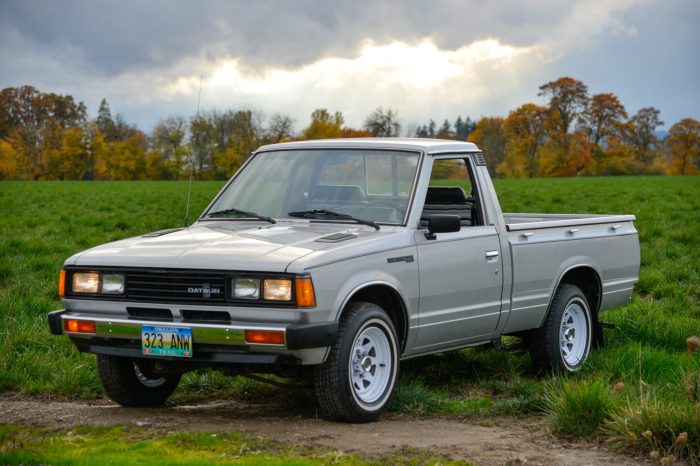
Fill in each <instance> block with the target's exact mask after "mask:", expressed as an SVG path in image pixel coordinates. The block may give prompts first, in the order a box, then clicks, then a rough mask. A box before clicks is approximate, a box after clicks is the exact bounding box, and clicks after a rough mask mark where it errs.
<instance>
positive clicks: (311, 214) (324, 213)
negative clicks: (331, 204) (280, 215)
mask: <svg viewBox="0 0 700 466" xmlns="http://www.w3.org/2000/svg"><path fill="white" fill-rule="evenodd" d="M287 215H289V216H290V217H301V218H310V219H311V218H319V217H331V218H337V219H342V220H352V221H353V222H357V223H361V224H363V225H369V226H371V227H372V228H374V229H375V230H379V225H378V224H376V223H374V222H373V221H371V220H365V219H363V218H357V217H353V216H352V215H347V214H339V213H338V212H333V211H332V210H326V209H314V210H302V211H300V212H288V213H287Z"/></svg>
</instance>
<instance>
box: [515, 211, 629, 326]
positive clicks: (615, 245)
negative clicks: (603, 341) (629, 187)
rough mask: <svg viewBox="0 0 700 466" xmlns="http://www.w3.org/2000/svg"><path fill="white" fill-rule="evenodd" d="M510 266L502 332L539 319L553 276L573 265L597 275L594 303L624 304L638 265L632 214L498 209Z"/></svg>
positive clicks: (553, 284)
mask: <svg viewBox="0 0 700 466" xmlns="http://www.w3.org/2000/svg"><path fill="white" fill-rule="evenodd" d="M503 217H504V221H505V225H506V230H507V232H508V247H509V248H510V252H511V258H512V263H511V267H512V271H513V288H512V295H511V303H512V304H511V305H512V308H511V315H510V318H509V320H508V326H507V329H506V333H507V332H515V331H519V330H525V329H527V328H530V327H532V326H533V322H534V325H539V323H540V322H541V321H542V320H543V319H544V317H545V315H546V313H547V309H548V306H549V302H550V298H551V296H552V294H553V292H554V290H555V289H556V288H557V286H558V283H557V282H556V277H561V276H563V275H564V274H565V273H566V271H567V270H568V269H569V268H571V267H573V266H574V265H576V266H585V267H589V268H590V269H592V270H594V271H595V272H596V274H597V275H598V276H599V277H600V280H601V283H600V289H601V292H602V293H601V296H600V307H599V309H600V310H601V311H602V310H605V309H608V308H611V307H615V306H619V305H621V304H625V303H627V302H628V301H629V298H630V296H631V295H632V288H633V286H634V283H635V282H636V281H637V271H638V267H639V242H638V240H637V238H636V235H637V230H636V229H635V227H634V224H633V223H632V222H633V221H634V220H635V217H634V215H585V214H573V215H569V214H523V213H508V214H504V215H503Z"/></svg>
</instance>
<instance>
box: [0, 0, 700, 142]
mask: <svg viewBox="0 0 700 466" xmlns="http://www.w3.org/2000/svg"><path fill="white" fill-rule="evenodd" d="M0 3H1V5H2V11H3V14H2V15H1V16H0V60H1V62H2V63H3V66H2V69H0V86H2V87H6V86H16V85H22V84H32V85H35V86H36V87H39V88H40V89H42V90H46V91H54V92H62V93H70V94H72V95H74V96H75V97H76V98H77V99H79V100H84V101H85V102H86V103H87V104H88V105H89V107H90V109H91V110H92V112H93V113H94V111H95V108H96V105H97V104H98V102H99V100H100V99H101V98H102V97H106V98H107V99H108V100H109V101H110V102H111V103H112V105H113V108H115V109H116V110H118V111H121V112H123V113H124V114H125V116H126V117H127V119H128V120H130V121H134V122H136V123H138V124H139V125H140V126H142V127H144V128H145V129H148V128H150V127H151V126H152V125H153V124H155V122H156V121H157V120H158V119H159V118H160V117H163V116H166V115H167V114H168V113H182V114H185V115H190V114H192V113H193V108H194V106H195V104H194V100H193V99H194V98H195V97H194V96H195V94H196V87H197V85H198V82H199V76H204V82H205V85H204V91H203V101H202V104H203V107H204V108H212V107H218V108H226V107H237V108H240V107H244V106H245V107H254V108H258V109H261V110H263V111H265V112H269V113H272V112H277V111H280V112H284V113H288V114H290V115H292V116H293V117H294V118H296V119H297V121H298V122H299V123H300V124H302V125H303V124H305V122H306V121H307V120H308V114H309V113H310V111H311V110H313V109H314V108H316V107H321V106H324V107H328V108H330V109H332V110H336V109H337V110H341V111H343V112H344V113H345V114H346V117H347V120H348V122H349V123H350V124H353V125H356V126H357V125H360V124H361V122H362V119H363V117H364V115H366V114H367V113H369V111H371V110H372V109H373V108H374V107H376V106H378V105H384V106H391V107H394V108H397V109H398V110H399V112H400V116H401V119H402V120H403V122H404V124H406V125H407V124H410V123H411V122H423V121H425V120H427V119H428V118H436V119H441V118H445V117H447V118H454V117H456V116H457V115H467V114H468V115H471V116H472V117H478V116H479V115H488V114H502V115H503V114H506V113H507V111H508V110H510V109H512V108H514V107H515V106H517V105H519V104H521V103H523V102H526V101H532V100H536V99H537V97H536V93H537V86H538V85H539V84H542V83H544V82H546V81H549V80H552V79H555V78H556V77H558V76H561V75H572V76H574V77H577V78H578V79H581V80H583V81H584V82H586V83H587V84H589V86H590V87H591V91H592V92H608V91H612V92H615V93H617V94H618V95H620V97H621V99H622V101H623V102H624V103H625V104H626V105H627V106H628V108H629V109H630V110H631V111H635V110H636V109H637V108H639V107H642V106H648V105H654V106H657V107H659V108H661V110H662V113H663V116H664V117H665V119H666V120H667V121H673V120H674V119H679V118H682V117H684V116H694V117H696V118H697V117H698V116H699V115H698V112H699V110H698V108H700V96H699V95H698V94H699V92H698V86H697V81H696V79H695V78H694V77H693V76H697V75H698V71H700V63H699V60H698V58H697V56H698V54H697V53H695V51H693V50H692V49H693V48H694V47H693V44H697V43H700V40H699V39H700V34H699V33H698V28H697V24H700V23H698V21H700V7H698V3H697V2H693V1H690V0H689V1H679V2H667V3H663V2H653V1H645V0H621V1H619V2H609V1H594V0H589V1H581V2H575V3H574V2H568V1H554V0H537V1H531V2H527V3H524V2H518V1H504V2H475V1H441V2H422V1H382V2H376V1H374V2H372V1H358V2H331V1H327V2H323V1H301V2H284V1H277V2H272V1H257V2H212V1H209V2H196V3H195V2H184V1H182V2H165V1H149V2H136V1H122V2H106V1H105V2H95V1H64V2H50V1H25V2H19V1H8V0H3V1H1V2H0ZM660 26H663V28H660ZM693 57H695V58H693ZM654 62H655V63H656V64H657V65H656V66H654V67H649V64H650V63H654ZM670 69H673V72H671V71H670ZM641 70H646V72H645V73H641Z"/></svg>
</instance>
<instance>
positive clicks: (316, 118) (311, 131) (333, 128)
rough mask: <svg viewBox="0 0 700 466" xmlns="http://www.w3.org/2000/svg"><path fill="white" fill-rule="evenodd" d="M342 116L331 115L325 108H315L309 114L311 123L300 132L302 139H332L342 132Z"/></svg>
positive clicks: (337, 114)
mask: <svg viewBox="0 0 700 466" xmlns="http://www.w3.org/2000/svg"><path fill="white" fill-rule="evenodd" d="M344 123H345V119H344V118H343V114H342V113H340V112H335V114H333V115H331V114H330V113H329V112H328V110H326V109H325V108H317V109H316V110H314V111H313V112H312V113H311V123H310V124H309V126H307V127H306V128H305V129H304V130H303V131H302V132H301V138H302V139H334V138H339V137H341V135H342V132H343V124H344Z"/></svg>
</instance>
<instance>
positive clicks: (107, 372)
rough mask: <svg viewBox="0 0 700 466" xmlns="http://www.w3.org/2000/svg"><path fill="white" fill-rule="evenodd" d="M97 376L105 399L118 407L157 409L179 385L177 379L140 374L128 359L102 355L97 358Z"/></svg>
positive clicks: (141, 372)
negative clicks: (106, 397)
mask: <svg viewBox="0 0 700 466" xmlns="http://www.w3.org/2000/svg"><path fill="white" fill-rule="evenodd" d="M97 373H98V374H99V376H100V382H102V386H103V387H104V389H105V392H107V396H109V397H110V399H112V400H113V401H115V402H117V403H119V404H120V405H122V406H137V407H149V406H160V405H162V404H163V403H165V400H167V399H168V397H169V396H170V395H172V393H173V392H174V391H175V389H176V388H177V385H178V383H180V375H163V376H159V375H156V374H148V373H144V371H142V370H141V368H139V366H138V365H136V363H135V362H134V360H133V359H131V358H123V357H118V356H107V355H103V354H98V355H97Z"/></svg>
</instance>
